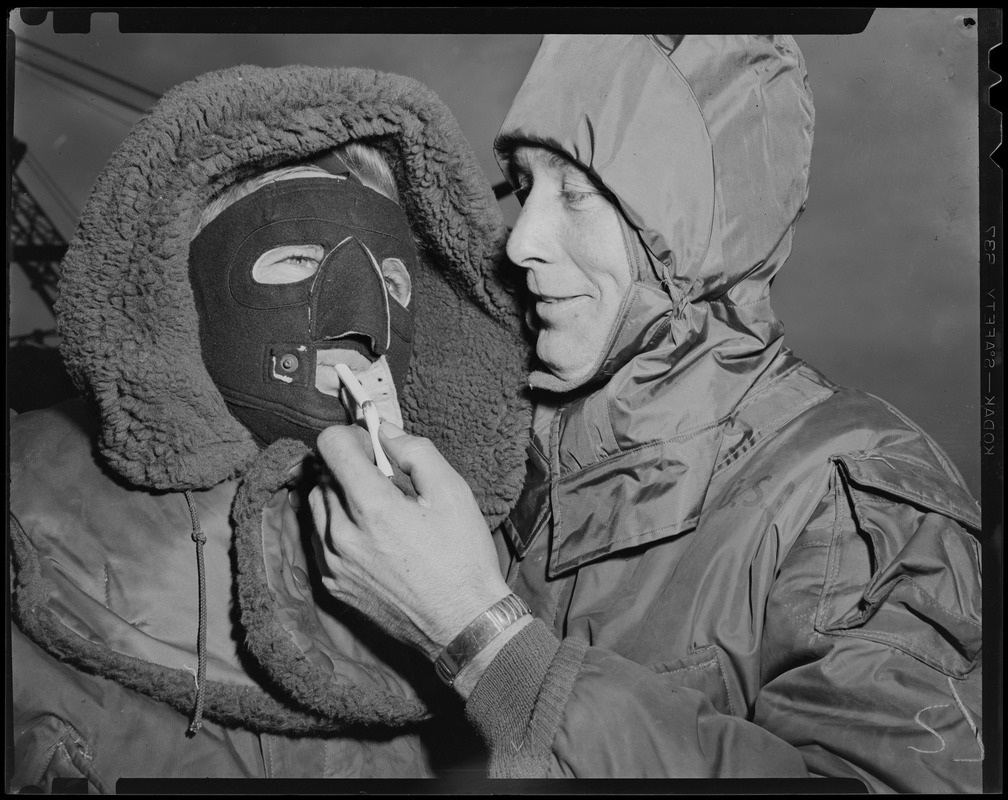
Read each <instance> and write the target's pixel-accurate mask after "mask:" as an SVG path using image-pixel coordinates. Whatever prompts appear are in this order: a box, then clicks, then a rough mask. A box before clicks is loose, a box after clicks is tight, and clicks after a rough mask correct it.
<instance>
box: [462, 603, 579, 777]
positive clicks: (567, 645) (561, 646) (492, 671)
mask: <svg viewBox="0 0 1008 800" xmlns="http://www.w3.org/2000/svg"><path fill="white" fill-rule="evenodd" d="M586 649H587V645H586V644H585V643H584V642H581V641H580V640H577V639H565V640H564V641H562V642H559V641H557V638H556V637H555V636H554V635H553V634H552V633H550V631H549V630H548V629H547V628H546V626H545V625H544V624H543V623H542V622H541V621H539V620H536V621H535V622H533V623H532V624H531V625H526V626H525V628H524V629H523V630H522V631H521V632H519V633H518V634H517V635H516V636H515V637H514V638H513V639H512V640H511V641H510V642H508V643H507V644H506V645H505V646H504V648H503V649H502V650H501V651H500V653H498V654H497V656H496V657H495V658H494V660H493V661H491V662H490V666H488V667H487V670H486V672H484V673H483V676H482V677H481V678H480V681H479V683H477V684H476V688H475V689H474V690H473V693H472V694H471V695H470V696H469V701H468V702H467V703H466V716H467V717H468V718H469V721H470V722H471V723H472V725H473V726H474V727H475V728H476V729H477V730H478V731H479V732H480V734H481V735H482V736H483V738H484V740H485V741H486V743H487V745H488V747H489V749H490V770H489V775H490V777H491V778H536V777H543V776H544V775H545V774H546V769H547V767H548V766H549V756H550V748H551V747H552V744H553V739H554V737H555V736H556V731H557V727H558V726H559V724H560V718H561V717H562V715H563V710H564V707H565V706H566V704H567V698H568V696H569V695H570V691H571V687H572V686H573V685H574V679H575V678H576V677H577V673H578V670H579V669H580V667H581V662H582V660H583V659H584V654H585V650H586Z"/></svg>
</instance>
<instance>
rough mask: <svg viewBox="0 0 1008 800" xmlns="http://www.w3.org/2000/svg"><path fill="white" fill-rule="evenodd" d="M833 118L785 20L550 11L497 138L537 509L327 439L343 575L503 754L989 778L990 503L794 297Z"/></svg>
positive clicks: (926, 784)
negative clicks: (815, 95)
mask: <svg viewBox="0 0 1008 800" xmlns="http://www.w3.org/2000/svg"><path fill="white" fill-rule="evenodd" d="M813 123H814V111H813V104H812V96H811V92H810V89H809V85H808V78H807V76H806V73H805V66H804V62H803V59H802V56H801V53H800V52H799V50H798V48H797V46H796V44H795V42H794V41H793V39H792V38H791V37H788V36H752V37H750V36H663V35H653V36H623V35H619V36H616V35H611V36H601V37H596V36H547V37H545V38H544V40H543V43H542V45H541V48H540V50H539V53H538V55H537V57H536V59H535V61H534V63H533V64H532V66H531V69H530V71H529V74H528V76H527V78H526V79H525V82H524V83H523V85H522V86H521V88H520V89H519V91H518V94H517V97H516V98H515V100H514V102H513V104H512V106H511V109H510V111H509V113H508V115H507V118H506V119H505V121H504V123H503V126H502V128H501V131H500V135H499V137H498V139H497V142H496V149H497V153H498V158H499V161H500V163H501V166H502V169H503V172H504V174H505V175H506V176H507V178H508V179H509V180H510V182H511V183H512V185H513V186H514V187H515V190H516V192H517V194H518V197H519V199H520V200H521V202H522V204H523V206H522V211H521V215H520V216H519V218H518V221H517V223H516V225H515V227H514V229H513V230H512V232H511V234H510V238H509V240H508V244H507V252H508V255H509V256H510V258H511V260H512V261H513V262H514V264H515V265H516V268H517V269H518V270H519V271H520V272H522V273H523V274H524V277H525V278H526V283H527V290H528V291H527V295H526V301H527V316H528V320H529V322H530V324H531V326H532V327H533V328H534V330H535V333H536V337H537V338H536V355H537V357H538V358H537V363H536V364H535V365H534V367H533V370H532V372H531V374H530V377H529V383H530V385H531V387H532V390H533V393H534V397H535V400H536V406H535V412H534V418H533V424H532V426H531V440H530V441H529V442H528V451H527V452H528V457H527V462H526V478H525V483H524V488H523V490H522V494H521V496H520V498H519V500H518V502H517V504H516V506H515V508H514V509H513V510H512V511H511V513H510V514H509V515H508V517H507V519H506V520H505V521H504V522H503V523H501V524H500V525H498V526H495V525H494V521H493V520H486V521H485V520H484V519H483V517H482V515H481V514H480V512H479V509H478V508H477V505H476V503H475V502H473V500H472V499H470V498H469V497H468V493H467V490H466V484H465V480H464V477H463V476H459V475H458V474H456V472H455V471H454V470H453V469H451V467H450V465H449V464H448V463H447V462H446V461H445V459H444V458H443V457H442V456H441V455H440V454H439V452H438V448H437V446H436V443H432V442H429V441H426V440H424V439H423V438H421V437H417V436H415V435H410V434H408V433H403V432H402V431H401V430H399V429H396V428H395V427H394V426H393V425H391V424H388V423H384V424H383V426H382V429H383V430H382V436H381V437H380V441H381V442H382V444H383V445H384V447H385V450H386V451H387V453H388V454H389V456H390V457H391V459H392V461H393V462H395V463H397V464H398V465H399V466H400V467H401V468H402V469H403V470H404V471H405V472H406V473H407V474H408V475H409V476H410V478H411V480H412V483H413V485H414V487H415V489H416V492H417V493H418V495H419V496H418V497H417V498H415V499H414V498H412V497H407V496H403V495H402V494H401V493H400V492H399V491H398V490H397V489H396V488H395V487H392V486H388V485H386V484H383V483H382V482H381V480H380V475H379V474H378V473H377V472H376V471H375V470H374V468H373V467H371V466H370V465H369V463H368V459H369V457H370V456H369V449H368V443H367V441H366V440H365V439H364V437H362V436H360V435H359V432H357V431H354V430H352V429H339V428H332V429H328V430H326V431H324V432H323V433H322V435H321V436H320V437H319V448H320V452H321V454H322V455H323V456H324V458H325V459H326V461H327V462H328V465H329V467H330V471H331V473H332V475H333V476H334V478H335V480H336V482H337V484H338V489H339V492H338V493H337V491H335V490H334V489H333V488H331V487H328V486H319V487H317V488H316V489H314V490H313V491H312V493H311V495H310V503H311V506H312V510H313V514H314V516H315V519H316V524H317V527H318V528H319V530H320V532H321V533H320V538H319V548H320V553H321V555H322V557H323V559H324V563H325V568H326V572H327V574H326V575H325V577H324V579H323V581H324V584H325V585H326V587H327V588H328V589H329V590H330V591H331V592H332V593H333V594H334V595H335V596H337V597H339V598H341V599H343V600H345V601H346V602H347V603H349V604H352V605H354V606H356V607H358V608H360V609H361V610H362V611H364V612H365V613H367V614H369V615H371V616H372V618H374V619H376V620H379V621H380V623H381V624H382V625H383V626H384V627H385V628H386V629H387V630H388V631H389V632H390V633H391V634H392V635H394V636H396V637H397V638H398V639H400V640H401V641H403V642H406V643H408V644H411V645H412V646H413V647H414V648H416V649H417V650H419V651H420V652H421V653H422V654H423V655H425V656H426V657H427V659H428V660H429V661H430V662H432V668H433V670H434V671H436V672H437V673H438V675H439V676H440V677H441V678H442V679H443V680H444V681H445V683H446V684H449V685H451V686H452V687H453V688H454V689H455V690H456V692H457V694H458V695H459V696H460V697H461V698H462V699H463V700H464V701H465V712H466V715H467V717H468V719H469V720H470V721H471V723H472V725H473V726H474V728H475V729H476V730H477V731H478V732H479V733H480V734H481V736H482V737H483V739H484V740H485V741H486V742H487V745H488V747H489V749H490V755H491V758H490V762H489V774H490V775H493V776H508V777H542V776H548V777H651V778H654V777H662V778H686V777H689V778H766V777H772V778H788V777H792V778H804V779H808V778H810V777H830V778H837V779H854V780H855V781H856V782H860V783H862V784H864V785H865V786H867V787H868V788H869V789H870V790H873V791H914V792H917V791H956V792H962V791H979V790H980V788H981V785H982V784H981V769H982V764H983V759H984V743H983V736H982V719H981V680H982V678H981V581H980V561H979V559H980V551H979V545H978V542H977V539H976V535H977V533H978V531H979V527H980V512H979V507H978V504H977V503H976V501H975V500H974V499H973V498H972V497H971V496H970V494H969V492H968V491H967V490H966V489H965V487H964V483H963V481H962V478H961V477H960V476H959V474H958V472H957V471H956V469H955V467H954V466H953V465H952V464H951V462H950V461H949V460H948V458H947V457H946V456H945V455H944V454H943V453H942V452H941V450H940V449H939V448H938V446H937V445H936V444H935V443H934V441H933V440H932V439H931V438H929V437H928V436H927V435H926V434H925V433H924V432H922V431H921V430H920V429H919V428H918V427H917V426H915V425H914V424H913V423H912V422H910V421H909V420H908V419H907V418H906V417H905V416H903V415H902V414H900V413H899V412H898V411H897V410H896V409H894V408H892V407H891V406H890V405H888V404H887V403H885V402H883V401H881V400H879V399H876V398H874V397H871V396H868V395H865V394H863V393H860V392H856V391H851V390H848V389H844V388H841V387H839V386H837V385H835V384H834V383H832V382H831V381H830V380H829V379H828V378H826V377H824V376H823V375H822V374H820V373H819V372H817V371H816V370H815V369H813V368H812V367H811V366H809V365H808V364H806V363H804V362H803V361H801V360H800V359H798V358H797V357H796V356H795V355H794V354H793V353H792V352H791V351H790V350H789V349H788V348H787V347H786V346H785V345H784V343H783V339H782V336H783V326H782V325H781V323H780V322H779V321H778V320H777V318H776V317H775V315H774V313H773V310H772V308H771V305H770V286H771V283H772V281H773V280H774V279H775V277H776V275H777V273H778V271H779V270H780V268H781V267H782V265H783V264H784V262H785V260H786V259H787V257H788V255H789V253H790V250H791V241H792V236H793V233H794V228H795V224H796V222H797V220H798V217H799V216H800V214H801V212H802V210H803V208H804V205H805V201H806V198H807V189H808V175H809V164H810V154H811V147H812V134H813ZM490 531H494V533H493V536H491V533H490ZM390 554H391V555H390ZM407 566H408V568H407ZM784 786H785V787H786V786H787V784H784ZM854 786H857V783H855V784H854ZM848 788H850V787H848Z"/></svg>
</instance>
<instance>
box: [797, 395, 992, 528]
mask: <svg viewBox="0 0 1008 800" xmlns="http://www.w3.org/2000/svg"><path fill="white" fill-rule="evenodd" d="M802 422H803V423H804V425H803V427H804V429H805V433H806V435H809V433H812V432H814V431H816V430H817V429H819V430H822V431H824V432H825V431H830V429H831V428H833V430H832V437H833V441H832V445H833V447H832V449H833V452H831V453H830V456H829V457H830V460H831V461H832V462H833V463H835V464H836V465H837V466H838V467H839V468H840V469H842V470H843V471H844V473H845V475H846V477H847V478H848V480H850V481H851V482H853V483H855V484H857V485H858V486H860V487H861V488H862V489H865V490H869V491H872V492H874V493H879V494H884V495H888V496H889V497H891V498H894V499H898V500H901V501H903V502H907V503H910V504H912V505H916V506H921V507H923V508H925V509H927V510H931V511H937V512H939V513H942V514H944V515H946V516H948V517H951V518H953V519H955V520H956V521H957V522H959V523H961V524H963V525H964V526H965V527H967V528H970V529H973V530H979V528H980V506H979V504H978V503H977V502H976V500H975V499H974V498H973V497H972V496H971V494H970V492H969V490H968V489H967V488H966V486H965V482H964V481H963V478H962V476H961V475H960V474H959V471H958V470H957V469H956V468H955V466H954V465H953V464H952V461H951V460H950V459H949V457H948V456H947V455H946V454H945V453H944V452H943V450H942V449H941V447H940V446H939V445H938V443H937V442H935V440H934V439H933V438H932V437H931V436H930V435H928V434H927V433H926V432H925V431H924V430H923V429H921V428H920V426H918V425H917V424H915V423H914V422H913V421H912V420H910V419H909V418H908V417H907V416H906V415H905V414H903V413H902V412H900V411H899V410H898V409H897V408H895V407H894V406H893V405H891V404H890V403H888V402H886V401H885V400H882V399H880V398H878V397H875V396H873V395H870V394H867V393H865V392H861V391H857V390H853V389H844V388H841V389H839V390H838V391H837V392H835V393H834V394H833V395H832V396H831V397H830V398H829V399H828V400H826V401H825V402H823V403H822V404H820V405H819V406H817V407H815V408H813V409H810V410H809V412H808V416H807V418H806V419H804V420H802Z"/></svg>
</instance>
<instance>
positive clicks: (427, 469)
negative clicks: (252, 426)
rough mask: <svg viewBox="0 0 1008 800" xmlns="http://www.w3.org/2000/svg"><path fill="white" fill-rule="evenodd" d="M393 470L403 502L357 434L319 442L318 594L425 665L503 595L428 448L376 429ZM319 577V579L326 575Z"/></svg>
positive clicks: (478, 516)
mask: <svg viewBox="0 0 1008 800" xmlns="http://www.w3.org/2000/svg"><path fill="white" fill-rule="evenodd" d="M379 438H380V442H381V445H382V447H383V448H384V449H385V452H386V454H387V455H388V457H389V459H390V461H391V462H392V463H393V464H394V465H395V466H397V467H398V468H399V469H401V470H402V471H403V472H404V473H405V474H406V475H407V476H408V477H409V479H410V480H411V482H412V483H413V487H414V488H415V489H416V492H417V497H416V498H410V497H407V496H406V495H404V494H403V493H402V492H401V491H400V490H399V489H398V488H396V487H395V486H394V485H393V484H392V482H391V481H390V480H389V479H388V478H386V477H385V476H384V475H382V473H381V472H380V471H379V470H378V469H377V467H375V465H374V461H373V459H372V458H371V457H370V449H371V448H370V442H369V440H368V437H367V435H366V434H365V433H364V431H363V430H361V429H360V428H359V427H357V426H334V427H331V428H327V429H326V430H324V431H323V432H322V433H321V434H320V436H319V438H318V447H319V452H320V454H321V455H322V458H323V459H324V461H325V462H326V464H327V466H328V467H329V470H330V472H331V473H332V477H333V479H334V484H333V485H320V486H317V487H315V488H314V489H312V491H311V493H310V494H309V497H308V500H309V503H310V506H311V510H312V516H313V518H314V520H315V527H316V532H317V536H316V545H317V548H316V549H317V551H318V555H319V560H320V563H322V564H324V565H325V567H327V568H328V573H329V574H328V575H325V576H324V577H323V579H322V582H323V585H324V586H325V588H326V590H327V591H329V592H330V593H331V594H332V595H333V596H334V597H336V598H338V599H340V600H342V601H343V602H345V603H347V604H348V605H350V606H351V607H353V608H356V609H357V610H359V611H360V612H361V613H363V614H364V615H365V616H367V617H369V618H371V619H372V620H374V621H375V622H376V623H377V624H378V625H380V626H381V627H382V628H384V629H385V630H386V631H387V632H388V633H389V634H391V635H392V636H394V637H395V638H397V639H399V640H401V641H403V642H405V643H407V644H410V645H412V646H414V647H416V648H418V649H419V650H420V651H421V652H423V653H424V654H425V655H426V656H427V657H428V658H429V659H431V660H432V661H433V660H434V659H435V658H437V656H438V655H439V654H440V653H441V651H442V650H443V649H444V648H445V646H446V645H447V644H448V643H449V642H450V641H451V640H452V639H454V638H455V636H456V635H458V633H459V632H460V631H461V630H462V629H463V628H464V627H465V626H466V625H468V624H469V622H471V621H472V620H473V619H474V618H475V617H477V616H478V615H479V614H481V613H482V612H483V611H485V610H486V609H487V608H489V607H490V606H491V605H493V604H494V603H495V602H497V601H498V600H500V599H501V598H502V597H505V596H506V595H508V594H509V593H510V590H509V589H508V587H507V584H506V583H505V582H504V579H503V577H502V576H501V574H500V568H499V566H498V562H497V553H496V550H495V548H494V546H493V542H492V540H491V538H490V531H489V529H488V528H487V525H486V522H485V520H484V519H483V515H482V513H481V512H480V509H479V506H478V505H477V504H476V500H475V498H474V497H473V495H472V492H471V490H470V489H469V486H468V485H467V484H466V482H465V481H464V480H463V479H462V477H461V476H460V475H459V474H458V473H457V472H455V470H454V469H452V467H451V465H450V464H448V462H447V461H446V460H445V459H444V457H443V456H442V455H441V454H440V453H439V452H438V451H437V449H436V448H435V447H434V445H433V444H432V443H431V442H430V441H429V440H427V439H424V438H421V437H416V436H409V435H407V434H405V433H403V432H402V431H401V430H400V429H399V428H397V427H396V426H395V425H392V424H391V423H388V422H383V423H382V425H381V429H380V431H379ZM323 572H325V570H324V571H323Z"/></svg>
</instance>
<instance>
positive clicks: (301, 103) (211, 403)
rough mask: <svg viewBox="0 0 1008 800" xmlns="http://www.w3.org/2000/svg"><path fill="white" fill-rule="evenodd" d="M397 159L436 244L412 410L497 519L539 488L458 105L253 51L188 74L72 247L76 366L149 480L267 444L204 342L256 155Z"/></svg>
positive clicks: (513, 304)
mask: <svg viewBox="0 0 1008 800" xmlns="http://www.w3.org/2000/svg"><path fill="white" fill-rule="evenodd" d="M355 140H367V141H368V142H369V143H371V144H374V145H377V146H378V147H381V148H382V149H383V150H385V151H386V152H387V153H388V155H389V156H390V161H391V162H392V164H393V169H394V171H395V174H396V180H397V183H398V186H399V190H400V194H401V196H402V200H403V206H404V208H405V209H406V212H407V215H408V217H409V220H410V224H411V228H412V230H413V233H414V236H415V238H416V244H417V249H418V252H419V255H420V262H421V263H420V264H419V266H418V270H417V272H418V274H417V275H416V276H414V289H413V292H414V298H415V301H414V302H415V303H416V320H417V330H416V334H415V356H414V361H413V364H412V365H411V369H410V372H409V374H408V375H407V378H406V381H405V386H404V389H403V392H402V411H403V418H404V422H405V427H406V428H407V430H409V431H410V432H412V433H416V434H419V435H422V436H427V437H429V438H430V439H432V440H433V441H434V443H435V444H436V445H437V446H438V447H439V449H440V450H441V451H442V452H443V453H444V454H445V456H446V457H447V458H448V460H449V461H450V462H451V463H452V464H453V465H454V466H455V468H456V469H458V470H459V471H460V472H461V474H462V475H463V476H465V477H466V478H467V480H469V482H470V484H471V485H472V486H473V489H474V492H475V494H476V496H477V500H478V501H479V502H480V504H481V507H482V508H483V511H484V513H485V514H487V516H488V517H489V518H490V521H491V522H494V521H495V519H498V518H500V517H501V516H502V515H503V514H504V513H506V511H507V509H508V507H509V505H510V504H511V502H512V500H513V498H514V497H515V496H516V495H517V492H518V490H519V489H520V483H521V478H522V475H523V464H524V448H523V445H522V440H523V438H524V436H525V435H526V433H527V430H528V423H529V419H530V412H529V407H528V405H527V402H526V401H525V400H524V399H523V397H522V387H523V385H524V380H525V375H526V373H527V363H526V359H527V355H526V354H527V346H526V344H525V342H524V341H523V340H522V334H521V332H520V331H521V327H520V320H521V317H520V313H519V310H518V306H517V295H516V293H514V292H513V290H512V289H511V288H510V287H509V286H508V285H507V284H506V282H505V279H504V276H503V272H502V270H503V268H504V264H505V261H504V259H503V243H504V239H505V236H506V230H505V228H504V225H503V221H502V218H501V214H500V211H499V209H498V207H497V204H496V201H495V199H494V196H493V192H492V189H491V187H490V184H489V182H488V181H487V179H486V177H485V176H484V175H483V173H482V172H481V170H480V169H479V167H478V165H477V163H476V161H475V158H474V156H473V154H472V151H471V149H470V147H469V145H468V143H467V142H466V140H465V139H464V137H463V136H462V134H461V132H460V130H459V128H458V125H457V123H456V121H455V119H454V118H453V117H452V115H451V113H450V112H449V111H448V109H447V108H446V107H445V106H444V105H443V104H442V103H441V102H440V100H439V99H438V98H437V97H436V96H435V95H434V94H433V93H432V92H431V91H430V90H429V89H427V88H426V87H424V86H423V85H421V84H420V83H418V82H417V81H415V80H412V79H410V78H406V77H403V76H399V75H392V74H385V73H379V72H375V71H371V70H366V69H354V68H342V69H323V68H313V67H303V66H291V67H283V68H279V69H266V68H261V67H254V66H241V67H235V68H232V69H227V70H222V71H219V72H212V73H208V74H206V75H203V76H201V77H199V78H197V79H195V80H193V81H190V82H188V83H184V84H182V85H180V86H178V87H176V88H174V89H172V90H171V91H169V92H168V93H167V94H166V95H165V96H164V98H163V99H162V100H161V101H159V102H158V103H157V104H156V105H155V106H154V107H153V108H152V109H151V110H150V111H149V112H148V114H147V115H146V116H145V117H144V118H143V119H141V120H140V122H139V123H137V125H136V126H135V127H134V129H133V130H132V131H131V133H130V134H129V136H128V137H127V138H126V140H125V141H124V142H123V144H122V145H121V146H120V147H119V148H118V149H117V150H116V152H115V153H114V154H113V155H112V157H111V159H110V161H109V163H108V165H107V166H106V168H105V170H104V171H103V173H102V174H101V176H100V177H99V179H98V181H97V183H96V185H95V187H94V189H93V191H92V194H91V197H90V199H89V201H88V203H87V205H86V207H85V209H84V212H83V214H82V217H81V222H80V225H79V226H78V229H77V232H76V234H75V236H74V239H73V242H72V243H71V245H70V248H69V251H68V253H67V255H66V258H65V259H64V262H63V267H62V276H61V280H60V299H59V301H58V303H57V319H58V324H59V331H60V335H61V337H62V352H63V357H64V360H65V362H66V364H67V368H68V370H69V371H70V373H71V375H72V377H73V379H74V381H75V382H76V384H77V386H78V387H79V388H80V390H81V391H82V393H83V394H84V396H85V397H86V398H87V399H89V400H90V401H92V402H93V403H94V404H95V405H96V406H97V409H98V411H99V414H100V418H101V435H100V440H99V447H100V450H101V452H102V454H103V455H104V457H105V458H106V459H107V461H108V463H109V464H110V465H111V467H112V468H113V469H114V470H115V471H116V472H118V473H119V474H120V475H121V476H123V477H124V478H126V479H127V480H128V481H130V482H131V483H133V484H135V485H138V486H142V487H146V488H152V489H171V490H182V489H198V488H205V487H209V486H212V485H215V484H217V483H219V482H220V481H222V480H224V479H226V478H229V477H233V476H235V475H238V474H241V473H242V472H243V471H244V470H245V469H246V468H247V467H248V465H249V463H250V462H251V460H252V459H253V458H254V457H255V455H256V453H257V452H258V449H257V446H256V445H255V443H254V442H253V440H252V437H251V435H250V434H249V433H248V431H247V430H246V429H245V428H244V427H243V426H242V425H241V424H240V423H239V422H238V421H237V420H236V419H235V418H234V417H233V416H232V415H231V414H230V413H229V411H228V409H227V407H226V406H225V404H224V401H223V399H222V397H221V395H220V392H219V391H218V390H217V388H216V386H215V385H214V384H213V382H212V381H211V379H210V377H209V375H208V374H207V371H206V369H205V367H204V365H203V363H202V359H201V357H200V344H199V338H198V328H197V325H198V323H197V316H196V309H195V304H194V301H193V293H192V289H191V287H190V284H189V280H188V273H187V262H188V250H189V242H190V241H191V239H192V234H193V231H194V230H195V229H196V224H197V221H198V217H199V214H200V212H201V210H202V209H203V207H204V206H205V205H206V203H207V202H208V201H209V200H210V199H211V198H212V197H213V196H215V195H216V194H218V193H219V192H220V191H222V190H223V189H224V188H226V187H227V186H229V185H231V184H233V183H235V182H238V181H241V180H243V179H245V178H247V177H249V176H250V175H252V174H255V173H256V172H259V171H262V170H264V169H269V168H272V167H275V166H277V165H280V164H283V163H287V162H293V161H300V160H304V159H307V158H309V157H311V156H313V155H316V154H319V153H322V152H324V151H327V150H329V149H331V148H333V147H336V146H339V145H341V144H344V143H346V142H348V141H355Z"/></svg>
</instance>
